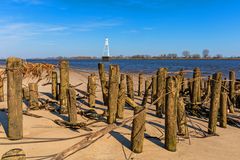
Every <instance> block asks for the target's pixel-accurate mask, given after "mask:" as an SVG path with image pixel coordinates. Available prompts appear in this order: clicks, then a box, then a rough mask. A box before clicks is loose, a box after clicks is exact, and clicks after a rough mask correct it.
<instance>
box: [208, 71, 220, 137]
mask: <svg viewBox="0 0 240 160" xmlns="http://www.w3.org/2000/svg"><path fill="white" fill-rule="evenodd" d="M212 82H213V84H212V89H211V90H212V93H211V102H210V115H209V123H208V133H209V134H215V133H216V126H217V116H218V109H219V102H220V92H221V84H222V73H220V72H218V73H216V74H214V75H213V81H212Z"/></svg>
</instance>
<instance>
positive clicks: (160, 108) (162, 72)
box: [156, 68, 167, 117]
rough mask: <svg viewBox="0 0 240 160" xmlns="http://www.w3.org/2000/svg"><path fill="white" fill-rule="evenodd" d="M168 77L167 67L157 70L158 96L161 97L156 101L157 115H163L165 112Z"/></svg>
mask: <svg viewBox="0 0 240 160" xmlns="http://www.w3.org/2000/svg"><path fill="white" fill-rule="evenodd" d="M166 78H167V68H160V69H159V70H158V72H157V98H159V97H160V98H159V100H158V102H157V103H156V106H157V107H156V115H157V116H158V117H162V114H163V113H165V94H166Z"/></svg>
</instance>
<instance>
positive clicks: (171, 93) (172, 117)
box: [165, 77, 177, 152]
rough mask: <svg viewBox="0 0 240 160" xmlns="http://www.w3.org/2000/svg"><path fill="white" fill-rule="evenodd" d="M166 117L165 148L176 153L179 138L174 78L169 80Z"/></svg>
mask: <svg viewBox="0 0 240 160" xmlns="http://www.w3.org/2000/svg"><path fill="white" fill-rule="evenodd" d="M166 87H167V88H166V91H167V93H168V94H167V95H166V113H165V115H166V117H165V147H166V149H167V150H169V151H172V152H175V151H176V137H177V130H176V128H177V108H176V90H175V82H174V79H173V77H168V78H167V85H166Z"/></svg>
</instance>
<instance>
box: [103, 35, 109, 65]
mask: <svg viewBox="0 0 240 160" xmlns="http://www.w3.org/2000/svg"><path fill="white" fill-rule="evenodd" d="M102 60H103V61H110V52H109V41H108V38H105V43H104V49H103V55H102Z"/></svg>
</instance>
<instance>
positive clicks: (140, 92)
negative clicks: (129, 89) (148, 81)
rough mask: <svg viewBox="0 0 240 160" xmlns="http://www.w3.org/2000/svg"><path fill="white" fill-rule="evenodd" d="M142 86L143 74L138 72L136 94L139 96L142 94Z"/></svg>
mask: <svg viewBox="0 0 240 160" xmlns="http://www.w3.org/2000/svg"><path fill="white" fill-rule="evenodd" d="M142 86H143V74H141V73H140V74H139V76H138V96H140V97H142V96H143V93H142V92H143V91H142Z"/></svg>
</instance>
